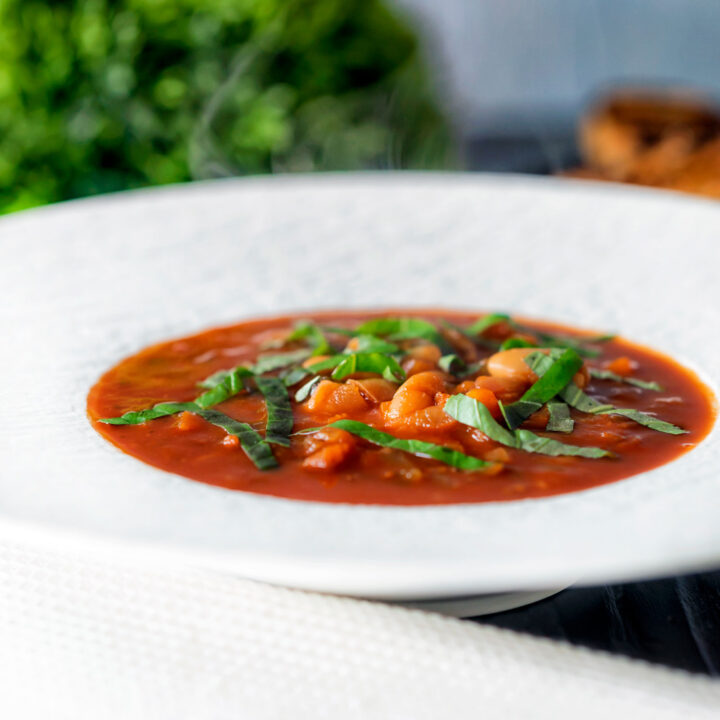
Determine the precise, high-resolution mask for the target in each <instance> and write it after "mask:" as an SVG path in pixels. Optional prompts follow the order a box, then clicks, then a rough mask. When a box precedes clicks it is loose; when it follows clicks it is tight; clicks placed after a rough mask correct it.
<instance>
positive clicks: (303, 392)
mask: <svg viewBox="0 0 720 720" xmlns="http://www.w3.org/2000/svg"><path fill="white" fill-rule="evenodd" d="M321 380H322V378H321V377H320V375H315V377H312V378H310V380H308V381H307V382H306V383H305V384H304V385H302V386H301V387H300V389H299V390H298V391H297V392H296V393H295V402H304V401H305V400H307V399H308V397H310V393H311V392H312V389H313V388H314V387H315V386H316V385H317V384H318V383H319V382H320V381H321Z"/></svg>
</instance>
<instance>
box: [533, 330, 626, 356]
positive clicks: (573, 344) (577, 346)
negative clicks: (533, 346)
mask: <svg viewBox="0 0 720 720" xmlns="http://www.w3.org/2000/svg"><path fill="white" fill-rule="evenodd" d="M529 332H531V333H533V334H534V335H536V336H537V337H538V339H539V340H540V343H541V345H542V346H543V347H548V348H568V349H570V350H574V351H575V352H576V353H578V354H580V355H583V356H584V357H597V356H598V355H600V352H599V351H598V350H594V349H593V348H589V347H587V344H588V343H602V342H608V341H609V340H612V339H613V338H614V337H615V336H614V335H595V336H592V337H581V338H571V337H566V336H565V335H553V334H552V333H544V332H539V331H537V330H533V329H532V328H529Z"/></svg>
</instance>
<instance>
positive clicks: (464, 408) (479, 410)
mask: <svg viewBox="0 0 720 720" xmlns="http://www.w3.org/2000/svg"><path fill="white" fill-rule="evenodd" d="M444 409H445V412H446V413H447V414H448V415H449V416H450V417H452V418H455V420H457V421H458V422H461V423H463V424H464V425H469V426H470V427H474V428H477V429H478V430H480V431H481V432H483V433H485V435H487V436H488V437H489V438H490V439H491V440H494V441H495V442H497V443H500V444H501V445H505V446H506V447H511V448H516V449H518V450H524V451H525V452H530V453H538V454H540V455H553V456H557V455H571V456H577V457H585V458H601V457H608V456H610V455H611V454H612V453H610V452H608V451H607V450H603V449H602V448H597V447H585V446H581V445H566V444H565V443H561V442H559V441H558V440H553V439H552V438H545V437H541V436H540V435H536V434H535V433H533V432H530V431H529V430H508V429H507V428H504V427H503V426H502V425H500V423H498V422H497V421H496V420H495V418H494V417H493V416H492V415H491V413H490V410H488V409H487V408H486V407H485V405H483V404H482V403H481V402H478V401H477V400H473V399H472V398H470V397H468V396H467V395H453V396H452V397H450V398H448V400H447V402H446V403H445V407H444Z"/></svg>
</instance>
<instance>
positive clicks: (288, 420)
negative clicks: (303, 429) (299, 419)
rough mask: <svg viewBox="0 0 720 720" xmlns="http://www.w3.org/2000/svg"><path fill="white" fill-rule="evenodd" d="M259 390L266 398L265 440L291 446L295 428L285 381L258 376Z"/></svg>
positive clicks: (256, 380)
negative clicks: (291, 434)
mask: <svg viewBox="0 0 720 720" xmlns="http://www.w3.org/2000/svg"><path fill="white" fill-rule="evenodd" d="M255 382H256V383H257V386H258V390H259V391H260V392H261V393H262V394H263V397H264V398H265V406H266V407H267V425H266V429H265V441H266V442H269V443H275V444H276V445H283V446H285V447H290V437H289V436H290V433H291V432H292V428H293V412H292V408H291V407H290V397H289V396H288V391H287V389H286V388H285V383H284V382H283V381H282V380H280V379H279V378H275V377H269V378H266V377H256V378H255Z"/></svg>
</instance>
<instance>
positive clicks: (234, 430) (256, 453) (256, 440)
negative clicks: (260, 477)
mask: <svg viewBox="0 0 720 720" xmlns="http://www.w3.org/2000/svg"><path fill="white" fill-rule="evenodd" d="M190 412H194V413H195V414H196V415H199V416H200V417H201V418H203V419H204V420H207V421H208V422H209V423H212V424H213V425H217V426H218V427H221V428H222V429H223V430H225V432H226V433H228V434H229V435H234V436H235V437H236V438H237V439H238V440H239V441H240V447H241V448H242V449H243V450H244V452H245V454H246V455H247V456H248V457H249V458H250V460H252V461H253V463H255V465H256V467H258V468H259V469H260V470H269V469H270V468H274V467H277V464H278V463H277V460H276V459H275V456H274V455H273V452H272V449H271V448H270V445H268V444H267V442H266V441H265V440H263V438H262V436H261V435H260V434H259V433H258V432H257V431H255V430H254V429H253V428H252V427H251V426H250V425H248V424H247V423H244V422H240V421H238V420H234V419H233V418H231V417H230V416H229V415H225V413H221V412H219V411H218V410H202V409H200V408H198V407H197V406H196V409H195V410H190Z"/></svg>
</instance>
